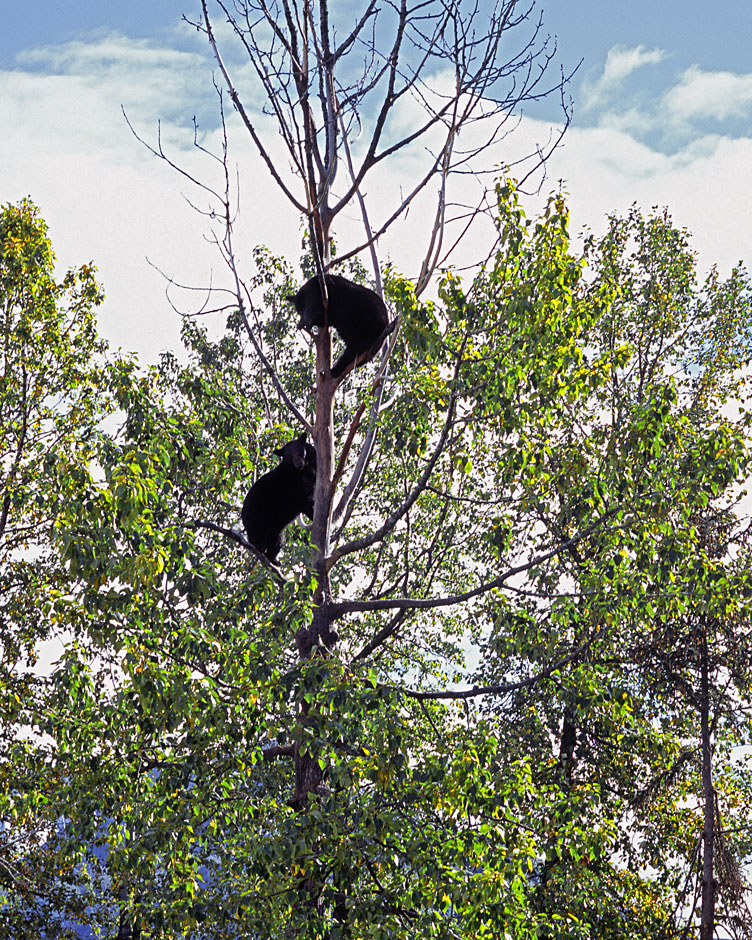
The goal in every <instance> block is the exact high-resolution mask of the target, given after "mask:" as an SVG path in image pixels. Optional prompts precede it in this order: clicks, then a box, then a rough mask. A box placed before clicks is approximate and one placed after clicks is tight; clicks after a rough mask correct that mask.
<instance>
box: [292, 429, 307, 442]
mask: <svg viewBox="0 0 752 940" xmlns="http://www.w3.org/2000/svg"><path fill="white" fill-rule="evenodd" d="M307 435H308V432H307V431H303V433H302V434H300V435H299V436H298V437H296V438H295V440H296V441H300V443H301V444H305V439H306V437H307Z"/></svg>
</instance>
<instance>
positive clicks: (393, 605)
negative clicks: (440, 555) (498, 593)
mask: <svg viewBox="0 0 752 940" xmlns="http://www.w3.org/2000/svg"><path fill="white" fill-rule="evenodd" d="M621 508H622V507H621V506H617V507H616V508H614V509H609V510H608V511H607V512H604V513H603V514H602V515H601V516H600V517H599V518H598V519H597V520H596V521H595V522H594V523H593V524H592V525H590V526H588V527H587V529H585V530H583V531H582V532H579V533H578V534H577V535H574V536H572V538H570V539H567V540H566V542H561V543H560V544H559V545H556V546H555V547H554V548H552V549H549V551H547V552H541V553H540V554H538V555H535V556H534V557H533V558H531V559H530V561H526V562H523V563H522V564H519V565H513V566H512V567H511V568H507V570H506V571H505V572H504V573H503V574H501V575H499V577H498V578H494V579H493V580H491V581H485V582H484V583H483V584H479V585H478V586H477V587H475V588H472V590H470V591H463V592H462V593H460V594H451V595H448V596H446V597H429V598H411V597H392V598H383V599H379V600H373V601H341V602H340V603H334V604H332V605H331V608H330V610H331V614H332V617H333V618H335V619H336V618H339V617H342V616H344V615H345V614H352V613H363V612H365V611H370V610H394V609H399V610H432V609H434V608H436V607H451V606H454V605H455V604H462V603H464V602H465V601H469V600H472V599H473V598H474V597H479V596H481V595H483V594H487V593H488V592H489V591H493V590H495V589H496V588H500V587H503V586H504V583H505V582H506V581H508V580H509V579H510V578H513V577H515V575H518V574H523V573H524V572H525V571H530V570H531V569H532V568H537V567H538V566H539V565H542V564H543V563H544V562H546V561H548V560H549V559H551V558H555V557H556V556H557V555H560V554H561V553H562V552H564V551H568V550H569V549H570V548H571V547H572V546H573V545H576V544H577V543H578V542H581V541H582V540H583V539H586V538H587V537H588V536H590V535H592V534H593V532H595V531H597V530H598V529H600V528H601V527H602V526H603V524H604V523H605V522H607V521H608V520H609V519H611V518H613V516H615V515H616V513H618V512H619V511H620V510H621ZM360 541H363V540H360ZM374 541H375V540H374ZM351 544H353V545H354V544H355V543H354V542H353V543H351ZM369 544H371V543H369ZM345 547H347V546H345ZM335 555H336V553H335Z"/></svg>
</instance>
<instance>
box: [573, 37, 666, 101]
mask: <svg viewBox="0 0 752 940" xmlns="http://www.w3.org/2000/svg"><path fill="white" fill-rule="evenodd" d="M665 58H666V53H665V52H664V50H663V49H646V48H645V46H642V45H640V46H635V47H634V48H631V49H629V48H627V47H625V46H613V47H612V48H611V49H609V51H608V54H607V56H606V63H605V65H604V66H603V74H602V75H601V76H600V77H599V78H597V79H596V80H595V81H589V82H588V81H585V82H583V87H582V94H583V102H582V103H583V107H585V108H592V107H595V106H596V105H597V104H599V103H600V102H601V101H602V100H603V99H604V98H606V97H608V95H609V94H610V93H611V92H613V91H614V90H615V89H617V88H618V87H619V86H620V85H621V84H622V83H623V82H624V80H625V79H626V78H628V77H629V76H630V75H631V74H632V73H633V72H635V71H637V69H640V68H642V67H643V66H644V65H655V64H656V63H658V62H662V61H663V60H664V59H665Z"/></svg>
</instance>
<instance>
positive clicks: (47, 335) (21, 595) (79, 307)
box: [0, 199, 105, 937]
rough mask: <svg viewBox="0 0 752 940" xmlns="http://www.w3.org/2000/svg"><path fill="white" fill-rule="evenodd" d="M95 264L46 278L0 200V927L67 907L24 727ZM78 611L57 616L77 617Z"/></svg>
mask: <svg viewBox="0 0 752 940" xmlns="http://www.w3.org/2000/svg"><path fill="white" fill-rule="evenodd" d="M102 299H103V295H102V292H101V289H100V287H99V285H98V284H97V282H96V280H95V272H94V268H93V267H92V266H91V265H84V266H83V267H81V268H79V269H78V270H72V271H69V272H68V273H67V274H66V275H65V276H64V277H63V279H62V280H61V281H58V280H57V279H56V278H55V273H54V255H53V252H52V247H51V245H50V240H49V237H48V235H47V228H46V226H45V223H44V221H43V220H42V219H41V217H40V215H39V211H38V210H37V208H36V207H35V206H34V205H33V203H32V202H31V201H30V200H28V199H24V200H22V201H21V202H20V203H19V204H18V205H6V206H3V207H2V209H1V210H0V340H1V341H2V350H1V351H0V357H1V359H0V363H1V364H0V755H2V756H1V757H0V821H1V822H0V826H1V828H0V923H2V924H3V925H4V929H5V931H6V933H5V935H6V936H14V937H23V936H38V935H39V933H38V931H39V929H40V926H41V925H42V924H43V923H45V922H46V921H47V919H48V918H52V919H54V916H55V912H57V913H60V912H64V911H65V910H66V909H69V908H70V907H71V906H72V907H73V908H74V909H77V905H76V899H75V896H71V893H70V890H69V889H70V883H69V882H68V881H67V878H68V875H69V874H70V866H69V865H68V864H67V863H66V862H65V860H63V859H62V858H61V856H60V855H59V854H58V853H57V852H56V851H55V820H56V816H57V813H59V804H58V808H57V812H56V811H55V810H54V809H52V810H51V806H50V804H51V792H52V790H53V789H54V788H55V787H58V786H59V785H60V783H61V781H60V778H59V777H57V778H55V773H54V771H52V772H51V776H50V777H48V776H47V775H46V774H45V773H44V772H43V770H42V768H43V767H45V766H47V767H48V769H49V765H48V764H46V762H45V760H44V752H45V751H46V746H41V745H40V743H39V740H38V739H36V738H35V737H33V736H30V735H29V729H37V730H39V729H41V728H43V727H44V726H45V725H46V722H47V719H48V716H49V711H48V708H47V705H48V703H47V699H46V696H45V688H44V682H43V680H42V678H41V676H40V674H39V670H40V666H41V664H40V662H39V659H38V649H39V644H40V642H42V641H45V640H48V639H50V638H54V637H56V636H58V634H59V630H60V629H61V622H60V621H58V620H56V618H55V617H54V616H53V615H52V613H51V611H52V608H53V605H54V604H55V603H56V600H57V599H60V598H63V597H65V596H66V594H67V586H68V576H67V574H66V572H65V570H64V568H63V567H62V566H61V564H60V560H59V556H58V554H57V552H56V551H54V550H53V548H52V541H51V536H52V532H53V529H54V526H55V523H56V519H57V518H58V513H59V512H60V509H61V506H62V505H64V503H65V499H66V493H67V492H68V491H69V490H70V488H71V485H73V483H74V481H73V480H64V479H61V466H66V467H67V466H69V464H70V462H71V461H73V460H75V461H85V459H86V454H87V453H88V451H89V448H90V446H91V442H92V440H93V438H94V437H95V436H96V428H97V424H98V422H99V420H100V418H101V415H102V410H103V407H104V401H105V399H104V397H103V392H104V384H103V380H102V371H101V368H100V367H99V366H98V365H97V360H98V357H99V355H100V353H101V352H102V345H101V343H100V341H99V340H98V339H97V337H96V328H95V320H94V310H95V308H96V307H97V306H98V305H99V304H100V303H101V301H102ZM76 622H77V618H76V617H75V616H72V617H69V618H65V619H64V621H62V623H63V625H64V628H65V629H74V628H75V625H76Z"/></svg>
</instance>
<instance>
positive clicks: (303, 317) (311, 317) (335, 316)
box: [287, 274, 396, 379]
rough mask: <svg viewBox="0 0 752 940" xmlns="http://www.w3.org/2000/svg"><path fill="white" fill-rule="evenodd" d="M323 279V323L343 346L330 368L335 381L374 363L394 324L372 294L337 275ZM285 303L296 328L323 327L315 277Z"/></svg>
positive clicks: (321, 302)
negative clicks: (296, 319) (354, 368)
mask: <svg viewBox="0 0 752 940" xmlns="http://www.w3.org/2000/svg"><path fill="white" fill-rule="evenodd" d="M325 276H326V292H327V298H328V304H327V311H326V319H327V321H328V323H329V326H333V327H334V329H335V330H336V331H337V332H338V333H339V335H340V337H341V339H342V342H343V343H344V344H345V349H344V352H343V353H342V355H341V356H340V357H339V359H338V360H337V361H336V362H335V363H334V365H333V366H332V377H333V378H335V379H336V378H339V376H341V375H342V373H343V372H345V370H346V369H348V368H349V366H350V365H351V364H352V363H354V364H355V365H356V366H359V365H362V364H363V363H365V362H369V361H370V360H371V359H373V357H374V356H375V355H376V353H377V352H378V351H379V349H380V348H381V345H382V343H383V342H384V340H385V339H386V337H387V336H388V335H389V333H391V331H392V330H393V329H394V323H392V324H391V327H390V324H389V316H388V314H387V309H386V305H385V304H384V301H383V300H382V299H381V297H379V295H378V294H377V293H376V292H375V291H372V290H370V289H369V288H368V287H363V285H362V284H355V283H354V282H353V281H348V280H347V278H346V277H341V276H340V275H339V274H327V275H325ZM287 299H288V300H289V301H291V302H292V303H294V304H295V309H296V310H297V311H298V313H299V314H300V322H299V323H298V326H299V327H301V328H305V329H307V330H310V329H311V327H314V326H324V301H323V298H322V296H321V281H320V280H319V278H318V277H312V278H311V279H310V280H308V281H306V282H305V284H304V285H303V286H302V287H301V288H300V290H299V291H298V292H297V294H288V296H287ZM395 322H396V321H395Z"/></svg>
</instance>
